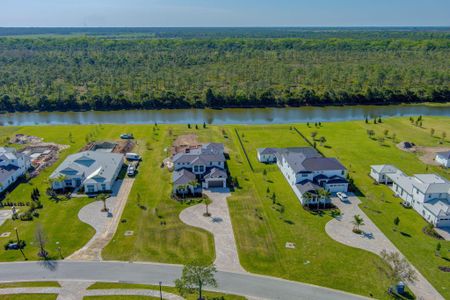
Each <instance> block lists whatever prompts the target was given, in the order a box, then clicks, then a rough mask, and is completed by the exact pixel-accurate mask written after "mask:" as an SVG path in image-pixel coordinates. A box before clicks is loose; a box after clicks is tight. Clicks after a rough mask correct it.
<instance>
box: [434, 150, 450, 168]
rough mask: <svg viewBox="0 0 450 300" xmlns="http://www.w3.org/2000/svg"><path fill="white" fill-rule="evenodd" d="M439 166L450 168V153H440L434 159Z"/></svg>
mask: <svg viewBox="0 0 450 300" xmlns="http://www.w3.org/2000/svg"><path fill="white" fill-rule="evenodd" d="M434 160H435V161H436V162H437V163H438V164H440V165H442V166H444V167H446V168H450V151H446V152H438V153H436V157H435V159H434Z"/></svg>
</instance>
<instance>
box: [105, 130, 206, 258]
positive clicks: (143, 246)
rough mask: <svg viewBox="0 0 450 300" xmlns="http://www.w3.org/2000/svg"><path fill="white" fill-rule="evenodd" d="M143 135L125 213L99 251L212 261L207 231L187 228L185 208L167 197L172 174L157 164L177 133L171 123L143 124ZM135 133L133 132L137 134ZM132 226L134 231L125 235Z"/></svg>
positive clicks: (120, 255)
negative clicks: (182, 217)
mask: <svg viewBox="0 0 450 300" xmlns="http://www.w3.org/2000/svg"><path fill="white" fill-rule="evenodd" d="M146 128H147V133H146V134H145V135H143V136H141V139H142V140H143V142H142V143H141V144H142V145H146V148H148V149H146V151H144V152H143V161H142V163H141V164H140V167H139V174H138V176H137V178H136V181H135V183H134V186H133V189H132V191H131V194H130V197H129V199H128V202H127V205H126V207H125V210H124V213H123V216H122V218H123V220H126V222H122V223H121V224H120V225H119V228H118V230H117V233H116V235H115V237H114V238H113V240H112V241H111V243H110V244H109V245H108V246H107V247H106V248H105V250H104V251H103V257H104V258H105V259H115V260H117V259H119V260H133V261H144V260H145V261H158V262H165V263H181V264H182V263H187V262H190V261H192V260H194V259H199V260H202V261H205V262H212V261H213V260H214V255H215V254H214V244H213V238H212V235H211V234H209V233H208V232H206V231H204V230H201V229H198V228H194V227H189V226H187V225H185V224H184V223H182V222H181V220H180V219H179V218H178V215H179V213H180V212H181V211H182V210H183V209H185V208H186V207H187V204H180V203H178V202H177V201H175V200H173V199H171V197H170V194H171V190H172V185H171V175H172V174H171V173H170V172H168V171H167V169H165V168H161V163H162V161H163V159H164V158H166V157H167V156H168V153H167V152H165V151H164V149H165V148H169V147H170V146H171V144H172V140H173V139H174V138H175V135H176V134H175V132H174V131H175V129H173V128H172V127H169V126H159V128H158V130H153V126H150V127H146ZM135 136H136V134H135ZM127 230H133V231H134V235H133V236H124V233H125V231H127Z"/></svg>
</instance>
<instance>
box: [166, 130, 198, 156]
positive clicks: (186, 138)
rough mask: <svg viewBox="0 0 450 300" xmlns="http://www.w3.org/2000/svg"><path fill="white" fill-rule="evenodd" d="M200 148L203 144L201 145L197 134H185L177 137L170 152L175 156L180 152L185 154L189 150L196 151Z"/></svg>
mask: <svg viewBox="0 0 450 300" xmlns="http://www.w3.org/2000/svg"><path fill="white" fill-rule="evenodd" d="M200 146H201V144H200V143H199V141H198V136H197V135H196V134H185V135H180V136H179V137H177V139H176V140H175V141H174V142H173V144H172V147H171V148H170V151H171V153H172V155H174V154H177V153H180V152H185V151H186V150H187V149H196V148H198V147H200Z"/></svg>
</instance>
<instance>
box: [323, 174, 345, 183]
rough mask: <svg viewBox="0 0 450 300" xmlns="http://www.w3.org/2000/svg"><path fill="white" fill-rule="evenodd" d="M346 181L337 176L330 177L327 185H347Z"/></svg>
mask: <svg viewBox="0 0 450 300" xmlns="http://www.w3.org/2000/svg"><path fill="white" fill-rule="evenodd" d="M347 182H348V181H347V180H346V179H345V178H342V177H339V176H332V177H330V179H329V180H328V181H327V184H330V183H331V184H333V183H347Z"/></svg>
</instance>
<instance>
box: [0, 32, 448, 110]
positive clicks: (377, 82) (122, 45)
mask: <svg viewBox="0 0 450 300" xmlns="http://www.w3.org/2000/svg"><path fill="white" fill-rule="evenodd" d="M423 34H424V33H417V35H418V36H419V37H418V38H414V35H413V34H412V33H411V32H409V33H408V35H406V37H402V38H383V37H379V38H378V37H377V38H374V37H372V38H368V39H356V38H347V37H337V38H314V39H303V38H233V37H226V38H201V39H199V38H192V39H186V38H185V39H181V38H173V39H168V38H124V37H122V38H117V37H92V36H89V37H86V36H74V37H71V36H68V37H67V36H64V37H62V36H51V37H40V36H39V37H20V38H15V37H5V38H0V111H8V112H14V111H34V110H39V111H65V110H91V109H93V110H118V109H159V108H190V107H198V108H203V107H268V106H276V107H279V106H304V105H352V104H391V103H417V102H424V101H429V102H446V101H448V99H450V97H449V96H450V88H449V87H450V54H449V53H450V52H449V51H450V42H449V40H448V39H447V38H442V36H440V35H438V37H435V38H433V37H432V35H430V36H431V37H430V38H423ZM411 35H412V37H411ZM441 35H445V33H442V34H441ZM421 37H422V38H421Z"/></svg>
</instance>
